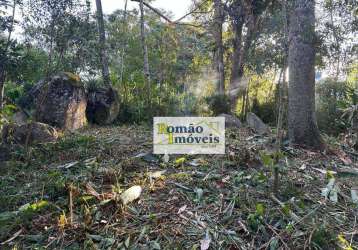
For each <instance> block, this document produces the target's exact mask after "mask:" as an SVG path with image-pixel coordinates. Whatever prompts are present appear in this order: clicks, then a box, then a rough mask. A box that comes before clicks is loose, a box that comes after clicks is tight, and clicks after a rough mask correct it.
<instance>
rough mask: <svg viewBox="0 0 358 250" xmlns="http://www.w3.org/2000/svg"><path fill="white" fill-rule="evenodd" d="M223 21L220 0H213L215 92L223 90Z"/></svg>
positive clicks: (221, 92) (222, 91) (220, 92)
mask: <svg viewBox="0 0 358 250" xmlns="http://www.w3.org/2000/svg"><path fill="white" fill-rule="evenodd" d="M223 23H224V9H223V4H222V3H221V0H215V1H214V22H213V27H212V28H213V35H214V40H215V55H214V57H215V58H214V59H215V60H214V61H215V63H214V65H215V71H216V74H217V85H216V88H217V93H218V94H224V91H225V68H224V46H223V35H222V32H223Z"/></svg>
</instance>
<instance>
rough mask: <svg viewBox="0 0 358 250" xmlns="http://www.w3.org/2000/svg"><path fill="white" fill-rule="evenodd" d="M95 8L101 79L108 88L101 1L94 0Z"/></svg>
mask: <svg viewBox="0 0 358 250" xmlns="http://www.w3.org/2000/svg"><path fill="white" fill-rule="evenodd" d="M96 7H97V23H98V33H99V47H100V57H101V64H102V77H103V82H104V84H105V85H107V86H110V85H111V81H110V78H109V66H108V55H107V48H106V33H105V28H104V19H103V10H102V2H101V0H96Z"/></svg>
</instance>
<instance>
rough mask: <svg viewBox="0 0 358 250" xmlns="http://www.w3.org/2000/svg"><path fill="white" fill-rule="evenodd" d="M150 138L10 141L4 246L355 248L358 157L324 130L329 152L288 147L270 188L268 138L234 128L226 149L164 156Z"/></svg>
mask: <svg viewBox="0 0 358 250" xmlns="http://www.w3.org/2000/svg"><path fill="white" fill-rule="evenodd" d="M151 138H152V135H151V130H150V128H148V127H144V126H121V127H119V126H115V127H89V128H86V129H84V130H81V131H79V132H76V133H71V134H66V135H64V136H63V138H61V139H60V140H59V141H58V142H56V143H48V144H42V145H38V146H36V147H31V148H22V147H14V150H13V153H12V159H11V160H10V161H7V162H0V165H1V166H0V169H1V174H0V204H1V205H0V242H2V243H0V244H1V245H0V249H43V248H49V249H203V250H206V249H357V247H358V226H357V216H358V200H355V199H358V197H357V196H355V195H354V194H357V193H358V157H357V156H358V153H357V151H354V150H353V149H350V148H348V147H347V146H345V144H344V142H343V141H339V140H338V139H334V138H328V137H327V138H326V141H327V142H328V144H329V145H330V147H331V148H334V149H335V150H331V151H330V153H318V152H312V151H309V150H303V149H295V148H292V147H289V146H284V147H283V148H282V152H283V154H282V155H280V161H279V164H278V166H279V171H280V185H279V191H278V193H277V194H273V193H272V183H273V180H272V178H273V177H272V176H273V175H272V171H273V170H272V168H273V167H272V164H271V163H270V162H271V161H270V159H272V155H273V153H274V148H275V147H274V141H275V140H274V138H275V136H274V135H270V136H258V135H255V134H253V133H252V132H251V131H250V130H248V129H240V130H229V131H227V138H226V141H227V154H226V155H225V156H220V155H207V156H205V155H201V156H198V155H195V156H174V155H171V156H170V158H169V161H168V162H166V160H167V159H163V156H156V155H152V154H151V148H152V144H151V140H152V139H151ZM284 145H285V144H284ZM164 158H166V157H164ZM135 185H139V186H141V188H142V190H143V191H142V193H141V195H140V197H139V198H138V199H136V200H134V201H132V202H130V203H129V204H127V205H124V204H123V202H122V201H121V199H120V197H121V196H120V195H121V194H122V193H123V191H125V190H126V189H128V188H130V187H132V186H135ZM324 188H326V190H325V191H326V197H325V196H324V195H322V189H324Z"/></svg>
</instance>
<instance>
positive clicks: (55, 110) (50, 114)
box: [35, 73, 87, 130]
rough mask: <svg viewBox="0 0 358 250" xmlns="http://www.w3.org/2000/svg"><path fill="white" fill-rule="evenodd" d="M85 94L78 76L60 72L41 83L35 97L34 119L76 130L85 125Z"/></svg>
mask: <svg viewBox="0 0 358 250" xmlns="http://www.w3.org/2000/svg"><path fill="white" fill-rule="evenodd" d="M86 107H87V95H86V91H85V88H84V86H83V84H82V83H81V80H80V78H79V77H78V76H76V75H74V74H71V73H60V74H58V75H56V76H54V77H52V78H51V79H50V80H49V81H48V82H47V83H45V84H43V85H42V87H41V89H40V91H39V94H38V95H37V98H36V114H35V117H36V120H37V121H39V122H43V123H47V124H50V125H52V126H55V127H58V128H61V129H68V130H76V129H79V128H81V127H83V126H85V125H86V123H87V119H86Z"/></svg>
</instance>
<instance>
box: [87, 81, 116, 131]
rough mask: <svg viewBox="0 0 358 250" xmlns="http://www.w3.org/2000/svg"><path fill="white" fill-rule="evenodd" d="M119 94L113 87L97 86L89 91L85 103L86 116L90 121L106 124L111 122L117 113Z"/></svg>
mask: <svg viewBox="0 0 358 250" xmlns="http://www.w3.org/2000/svg"><path fill="white" fill-rule="evenodd" d="M119 108H120V100H119V95H118V92H117V91H116V90H114V89H113V88H111V87H110V88H98V89H96V90H92V91H90V93H89V94H88V103H87V111H86V114H87V118H88V120H89V121H90V122H92V123H96V124H100V125H108V124H111V123H113V122H114V121H115V120H116V119H117V117H118V114H119Z"/></svg>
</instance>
